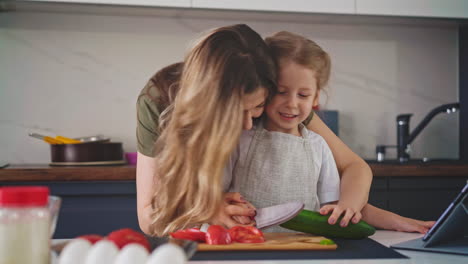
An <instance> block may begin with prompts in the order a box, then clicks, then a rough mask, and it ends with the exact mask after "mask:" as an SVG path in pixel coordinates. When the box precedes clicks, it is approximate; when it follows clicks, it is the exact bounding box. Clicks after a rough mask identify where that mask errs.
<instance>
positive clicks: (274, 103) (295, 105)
mask: <svg viewBox="0 0 468 264" xmlns="http://www.w3.org/2000/svg"><path fill="white" fill-rule="evenodd" d="M278 77H279V79H278V93H277V94H276V95H275V96H274V97H273V98H272V100H271V102H270V103H269V104H268V105H267V106H266V113H267V115H268V122H267V124H266V129H267V130H270V131H278V132H283V133H288V134H294V135H297V136H300V133H299V128H298V125H299V124H300V123H302V121H304V120H305V119H306V118H307V117H308V116H309V115H310V112H311V111H312V107H313V106H316V105H317V104H318V99H319V93H318V91H317V79H316V78H315V72H314V71H313V70H311V69H308V68H305V67H304V66H301V65H299V64H297V63H294V62H288V63H283V64H281V65H280V71H279V76H278Z"/></svg>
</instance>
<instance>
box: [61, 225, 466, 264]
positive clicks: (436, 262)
mask: <svg viewBox="0 0 468 264" xmlns="http://www.w3.org/2000/svg"><path fill="white" fill-rule="evenodd" d="M419 237H422V235H421V234H414V233H402V232H394V231H382V230H379V231H377V232H376V233H375V234H374V235H373V236H371V238H372V239H374V240H375V241H377V242H379V243H380V244H382V245H385V246H390V245H393V244H396V243H400V242H404V241H407V240H411V239H416V238H419ZM62 241H64V240H63V239H54V241H53V242H52V243H53V244H55V243H60V242H62ZM397 251H398V252H400V253H401V254H403V255H406V256H407V257H409V259H355V260H346V259H345V260H336V259H333V260H294V261H291V260H278V261H272V260H265V261H189V263H199V264H228V263H239V264H241V263H244V264H249V263H256V264H289V263H297V264H306V263H325V264H335V263H350V264H354V263H356V264H358V263H359V264H366V263H379V264H381V263H382V264H403V263H412V264H418V263H424V264H446V263H450V264H465V263H466V260H467V256H462V255H453V254H440V253H429V252H419V251H411V250H397Z"/></svg>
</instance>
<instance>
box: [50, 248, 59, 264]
mask: <svg viewBox="0 0 468 264" xmlns="http://www.w3.org/2000/svg"><path fill="white" fill-rule="evenodd" d="M57 263H58V257H57V253H55V251H53V250H51V251H50V264H57Z"/></svg>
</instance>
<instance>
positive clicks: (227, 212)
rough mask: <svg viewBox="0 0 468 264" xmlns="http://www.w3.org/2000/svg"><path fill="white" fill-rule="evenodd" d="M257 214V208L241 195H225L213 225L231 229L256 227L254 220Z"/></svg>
mask: <svg viewBox="0 0 468 264" xmlns="http://www.w3.org/2000/svg"><path fill="white" fill-rule="evenodd" d="M256 214H257V212H256V210H255V207H253V206H252V205H251V204H250V203H248V202H247V201H246V200H245V199H243V198H242V196H241V195H240V193H235V192H230V193H225V194H224V199H223V203H222V205H221V208H220V209H219V211H218V214H217V215H216V216H215V217H214V218H213V219H212V221H211V224H213V225H222V226H224V227H226V228H231V227H234V226H238V225H255V221H252V218H253V217H254V216H255V215H256Z"/></svg>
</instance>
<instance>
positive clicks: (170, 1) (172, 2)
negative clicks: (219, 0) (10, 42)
mask: <svg viewBox="0 0 468 264" xmlns="http://www.w3.org/2000/svg"><path fill="white" fill-rule="evenodd" d="M190 1H191V0H26V1H22V2H55V3H73V4H97V5H125V6H154V7H185V8H189V7H190V6H191V3H190Z"/></svg>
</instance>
